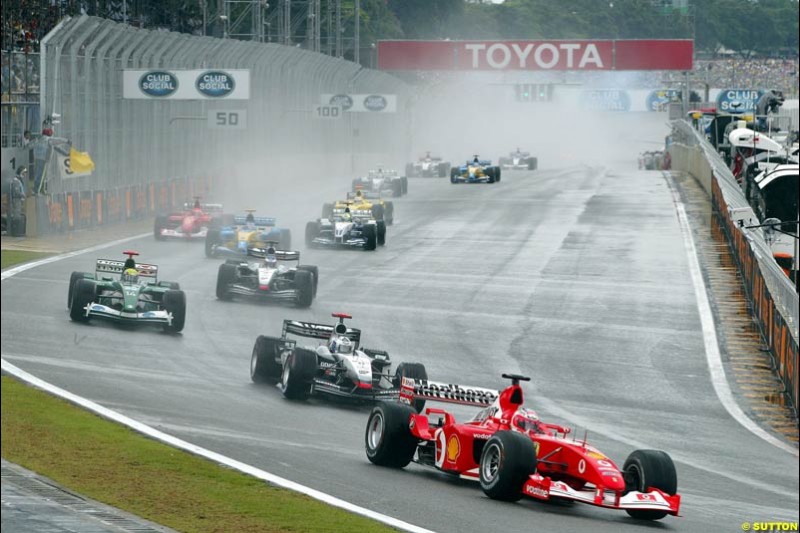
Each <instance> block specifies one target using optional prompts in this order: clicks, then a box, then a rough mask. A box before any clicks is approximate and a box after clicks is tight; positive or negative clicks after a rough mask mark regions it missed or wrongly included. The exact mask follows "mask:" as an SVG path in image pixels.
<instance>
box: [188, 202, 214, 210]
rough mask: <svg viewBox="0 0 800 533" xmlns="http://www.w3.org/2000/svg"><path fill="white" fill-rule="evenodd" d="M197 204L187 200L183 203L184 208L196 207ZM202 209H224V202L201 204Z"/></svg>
mask: <svg viewBox="0 0 800 533" xmlns="http://www.w3.org/2000/svg"><path fill="white" fill-rule="evenodd" d="M194 207H195V204H193V203H192V202H185V203H184V204H183V208H184V209H194ZM200 209H202V210H203V211H207V212H211V211H215V212H216V211H222V204H200Z"/></svg>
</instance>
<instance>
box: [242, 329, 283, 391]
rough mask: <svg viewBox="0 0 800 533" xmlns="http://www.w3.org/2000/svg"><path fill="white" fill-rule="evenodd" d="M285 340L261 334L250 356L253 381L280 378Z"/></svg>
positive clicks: (258, 381)
mask: <svg viewBox="0 0 800 533" xmlns="http://www.w3.org/2000/svg"><path fill="white" fill-rule="evenodd" d="M282 345H283V340H282V339H279V338H277V337H267V336H264V335H259V336H258V337H257V338H256V343H255V345H254V346H253V355H252V356H251V357H250V379H252V380H253V383H264V382H265V381H267V380H273V381H274V380H278V379H280V377H281V363H280V359H279V357H280V348H281V346H282Z"/></svg>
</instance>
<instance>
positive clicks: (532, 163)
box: [528, 157, 539, 170]
mask: <svg viewBox="0 0 800 533" xmlns="http://www.w3.org/2000/svg"><path fill="white" fill-rule="evenodd" d="M537 168H539V160H538V159H536V158H535V157H531V158H530V159H528V170H536V169H537Z"/></svg>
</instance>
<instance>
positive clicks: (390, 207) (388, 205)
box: [383, 202, 394, 226]
mask: <svg viewBox="0 0 800 533" xmlns="http://www.w3.org/2000/svg"><path fill="white" fill-rule="evenodd" d="M383 220H384V221H385V222H386V225H387V226H391V225H392V224H394V203H392V202H384V203H383Z"/></svg>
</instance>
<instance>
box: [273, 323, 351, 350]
mask: <svg viewBox="0 0 800 533" xmlns="http://www.w3.org/2000/svg"><path fill="white" fill-rule="evenodd" d="M333 328H334V326H329V325H328V324H315V323H313V322H300V321H299V320H284V321H283V331H282V332H281V337H283V338H286V335H289V334H291V335H297V336H299V337H309V338H312V339H327V338H329V337H330V336H331V335H332V334H333ZM344 335H345V337H347V338H348V339H350V340H351V341H353V342H354V343H355V344H356V347H358V343H359V341H360V340H361V330H360V329H355V328H347V331H346V332H345V334H344Z"/></svg>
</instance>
